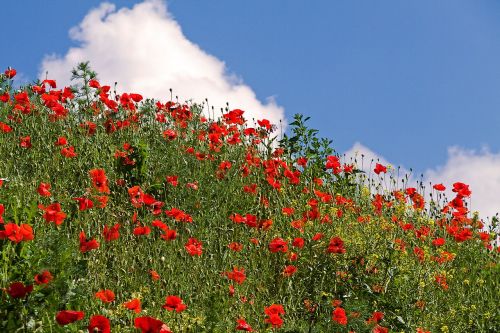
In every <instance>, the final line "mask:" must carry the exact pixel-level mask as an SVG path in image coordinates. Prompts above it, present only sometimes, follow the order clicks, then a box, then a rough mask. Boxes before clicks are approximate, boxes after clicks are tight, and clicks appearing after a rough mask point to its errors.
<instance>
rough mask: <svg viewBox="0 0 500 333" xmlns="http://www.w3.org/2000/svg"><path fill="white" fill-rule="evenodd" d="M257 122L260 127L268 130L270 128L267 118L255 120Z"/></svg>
mask: <svg viewBox="0 0 500 333" xmlns="http://www.w3.org/2000/svg"><path fill="white" fill-rule="evenodd" d="M257 124H259V126H260V127H264V128H265V129H267V130H270V129H271V128H272V125H271V122H270V121H269V120H267V119H262V120H257Z"/></svg>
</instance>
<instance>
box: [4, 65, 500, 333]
mask: <svg viewBox="0 0 500 333" xmlns="http://www.w3.org/2000/svg"><path fill="white" fill-rule="evenodd" d="M73 74H74V78H75V79H77V80H80V81H81V82H80V83H81V84H80V85H77V86H75V87H74V90H73V92H74V93H75V98H74V99H72V100H68V101H67V102H64V103H63V102H61V101H59V102H61V103H62V105H63V106H64V107H65V108H67V109H68V110H69V111H70V112H69V113H68V114H67V115H66V116H65V117H59V118H57V117H55V118H54V116H53V114H54V112H53V110H52V109H51V108H50V107H48V106H47V105H45V104H44V103H43V99H42V98H41V96H40V95H39V94H35V93H33V91H32V89H27V94H28V97H29V101H30V102H29V103H30V107H31V109H30V112H29V113H23V112H19V111H16V110H17V109H16V108H15V104H16V102H14V100H15V99H14V98H12V97H11V98H10V99H9V101H11V102H9V103H1V102H0V122H2V123H5V124H8V125H9V126H11V128H12V131H0V156H2V158H1V159H0V178H2V179H6V180H5V181H4V182H3V184H2V186H1V187H0V204H2V205H3V206H4V208H5V212H4V213H3V215H1V217H2V218H3V222H4V223H3V224H2V225H3V226H2V227H0V232H5V226H6V225H7V224H9V223H14V224H16V225H17V226H21V225H23V224H24V225H28V226H31V227H32V228H33V234H34V238H33V240H24V241H19V242H15V241H13V240H11V239H9V238H8V237H4V236H1V237H2V239H0V252H1V258H2V264H1V266H0V288H4V289H8V288H9V286H10V285H11V283H13V282H16V281H19V282H23V283H24V284H25V285H31V284H33V285H34V288H33V291H32V292H31V293H29V294H28V295H27V296H26V297H20V298H14V297H11V296H10V295H9V293H8V292H7V291H4V292H2V293H1V295H0V297H1V298H2V301H1V302H0V331H2V332H16V331H18V332H79V331H86V330H87V326H88V324H89V319H90V317H91V316H92V315H96V314H102V315H104V316H106V317H107V318H109V320H110V321H111V327H112V332H137V330H136V329H135V328H134V319H135V318H137V317H139V316H146V315H147V316H152V317H155V318H158V319H160V320H161V321H163V322H165V323H166V324H167V325H168V326H169V327H170V328H171V330H172V331H173V332H176V333H178V332H230V331H234V330H235V327H236V320H237V319H239V318H244V319H245V320H246V321H247V322H248V323H249V324H250V325H251V326H252V327H253V328H254V330H255V331H258V332H265V331H272V330H274V331H282V332H318V333H319V332H349V331H356V332H370V331H372V330H373V328H374V327H375V323H367V321H368V320H369V318H370V317H372V316H373V313H374V312H375V311H380V312H383V313H384V318H383V319H381V321H380V322H379V325H380V326H382V327H386V328H389V329H390V330H391V331H395V332H417V328H421V329H422V330H423V331H428V330H429V331H432V332H495V331H498V328H499V327H500V322H499V318H500V313H499V310H498V299H499V297H500V295H499V290H500V282H499V279H498V274H499V273H500V272H499V266H498V258H499V252H498V251H497V250H496V249H495V247H494V246H491V248H490V247H488V246H489V245H491V243H492V242H494V240H495V239H496V237H497V234H496V233H495V232H496V230H495V227H496V224H497V221H493V222H492V224H491V226H490V230H489V231H491V235H486V236H485V235H484V234H481V232H482V231H481V229H480V227H479V221H478V219H477V218H473V217H472V218H471V217H470V216H469V215H470V214H469V215H465V216H461V217H460V221H459V222H460V224H459V223H458V222H457V221H458V220H457V219H458V218H457V217H456V216H453V215H452V214H451V212H450V213H441V208H442V207H443V206H445V205H446V204H447V202H445V201H444V199H443V198H442V197H439V198H438V199H436V201H435V202H433V203H431V204H430V206H431V207H436V209H435V210H433V211H432V214H431V211H430V210H428V209H427V208H425V207H424V208H415V207H413V202H412V201H411V198H410V197H409V196H408V195H404V194H403V197H404V200H402V199H400V198H398V197H396V196H395V195H394V193H393V191H394V190H398V188H396V187H395V180H394V179H393V176H392V175H391V174H390V173H388V174H386V175H384V177H386V179H382V178H381V177H377V178H374V179H369V180H368V184H371V183H370V181H371V182H378V183H377V184H378V185H379V187H378V188H379V189H380V190H379V192H376V193H375V192H373V188H374V187H373V186H371V185H370V187H365V186H364V185H363V184H362V183H359V182H356V178H355V177H356V169H354V170H353V171H352V172H339V173H337V174H334V173H333V172H332V170H329V169H326V167H325V160H326V159H327V158H328V157H329V156H334V150H333V149H332V148H331V147H330V144H331V142H330V141H329V140H326V139H320V138H318V137H317V134H318V132H317V131H316V130H314V129H309V128H308V127H307V126H306V122H307V120H308V118H307V117H306V118H304V117H303V116H301V115H296V116H295V117H294V121H293V122H292V123H291V129H290V133H291V135H290V136H285V137H284V138H283V139H282V140H281V141H280V143H279V145H280V148H282V149H283V151H284V153H283V154H281V152H280V149H275V142H274V141H272V140H273V138H272V137H271V134H272V131H271V130H266V129H264V128H258V129H257V130H256V131H255V132H256V133H257V134H255V135H248V136H247V135H245V130H246V129H248V127H247V125H240V124H238V125H235V124H230V123H227V122H224V121H223V120H217V121H203V120H202V116H203V109H202V107H200V106H197V105H193V106H183V105H178V104H176V103H174V102H172V103H170V104H168V106H166V105H165V104H160V105H159V106H158V105H157V104H156V103H155V101H152V100H145V101H142V102H141V103H137V102H134V103H133V105H132V106H133V107H132V106H130V105H129V104H125V103H124V104H122V103H121V102H119V103H118V107H117V110H116V111H114V110H110V109H109V107H108V106H107V105H106V103H105V101H103V97H102V94H101V93H102V91H100V90H99V89H98V88H92V87H90V86H89V82H90V80H92V79H95V78H96V74H95V73H94V72H93V71H92V70H91V69H90V67H89V66H88V63H84V64H81V65H79V66H78V68H77V69H75V71H74V73H73ZM2 80H3V81H2ZM11 83H12V82H11V80H6V79H5V78H1V79H0V87H2V89H8V90H9V93H10V94H11V96H13V95H15V94H16V92H14V91H12V89H11V88H10V87H11ZM0 94H1V93H0ZM122 96H123V95H122ZM108 97H109V98H110V99H112V100H117V101H120V96H119V95H118V96H111V95H109V96H108ZM115 97H116V99H115ZM89 122H91V123H93V124H95V128H94V129H95V130H93V131H89ZM119 122H120V123H119ZM110 123H113V124H114V125H115V128H114V129H113V130H111V129H110V128H111V126H109V124H110ZM119 124H121V125H119ZM123 124H127V125H123ZM82 125H83V126H82ZM167 130H169V131H173V132H172V133H174V134H175V135H173V134H172V133H171V134H172V135H170V136H169V135H164V133H165V131H167ZM234 133H238V134H239V138H240V139H241V141H240V142H236V143H235V142H234V141H233V139H234V137H233V135H234ZM26 136H29V137H30V139H31V147H29V148H28V147H21V146H20V142H21V141H20V139H21V138H24V137H26ZM61 136H64V137H66V139H67V140H68V143H67V144H66V145H63V146H58V145H56V144H55V142H56V141H57V140H58V138H59V137H61ZM218 140H219V141H220V142H219V141H218ZM274 140H276V139H274ZM259 142H260V143H259ZM69 146H73V147H74V151H75V153H76V156H74V157H67V156H65V155H63V154H62V149H63V148H68V147H69ZM299 157H306V158H308V159H309V160H308V162H307V165H306V166H299V165H298V163H297V159H298V158H299ZM337 157H338V156H337ZM342 167H345V163H344V161H342ZM94 169H99V170H101V169H102V170H103V171H105V175H106V179H107V185H108V186H109V193H107V192H106V190H98V188H97V185H96V184H94V182H93V180H92V177H91V176H90V173H89V172H90V171H91V170H94ZM173 176H176V177H177V178H176V180H174V178H175V177H174V178H172V177H173ZM320 180H321V181H322V184H321V181H320ZM42 182H43V183H48V184H50V185H51V187H50V192H51V194H50V196H42V195H40V194H39V193H38V191H37V189H38V187H39V185H40V183H42ZM101 182H102V181H101ZM101 185H102V184H101ZM384 185H385V187H384ZM136 186H138V188H140V189H141V191H142V193H143V197H142V199H141V195H140V194H138V195H137V197H134V196H133V195H131V193H130V192H133V189H134V187H136ZM136 189H137V188H136ZM399 190H401V191H402V193H404V191H405V189H399ZM376 194H379V197H378V198H381V199H380V200H382V201H381V203H382V205H381V206H380V209H377V206H376V205H377V202H375V198H376ZM144 195H148V196H150V197H149V198H147V200H152V201H154V202H152V203H151V202H150V203H148V204H146V203H144V202H141V201H140V200H139V201H135V202H134V201H133V199H136V200H137V198H139V199H141V200H144V201H146V200H145V199H144V198H145V197H144ZM104 196H105V197H108V202H107V205H104V206H101V205H100V201H99V198H101V197H104ZM75 198H80V199H81V198H85V199H89V200H92V202H93V204H94V206H93V207H92V208H88V209H80V206H79V202H78V201H77V200H75ZM54 203H60V205H61V210H62V212H64V214H66V218H65V219H64V221H62V223H60V224H58V225H56V224H55V223H54V222H53V221H52V222H51V221H48V220H47V218H46V217H45V216H44V215H45V213H46V212H45V210H44V207H48V206H49V205H51V204H54ZM174 208H175V209H176V210H177V213H175V211H174V212H173V213H172V210H173V209H174ZM292 208H293V212H290V213H286V214H285V213H284V209H288V210H289V211H292ZM167 211H168V212H170V215H169V214H167V213H166V212H167ZM179 211H181V212H184V214H187V215H189V216H190V217H191V218H192V222H187V220H183V219H182V213H179ZM453 212H455V211H453ZM455 213H456V212H455ZM176 214H177V215H176ZM287 214H288V215H287ZM455 215H456V214H455ZM237 216H239V217H241V220H238V219H237ZM252 218H254V220H252ZM155 221H156V222H155ZM157 221H161V222H163V223H165V224H166V225H167V226H168V230H175V231H176V238H175V239H167V237H165V235H166V232H165V230H164V229H161V228H159V227H157V226H155V225H158V222H157ZM116 224H120V228H119V237H118V238H117V239H115V240H109V239H107V238H106V237H105V235H104V229H105V228H107V229H109V228H112V227H113V226H114V225H116ZM142 227H149V228H150V233H148V234H143V235H141V234H140V232H138V231H137V228H142ZM453 227H457V228H459V230H464V229H467V230H470V231H471V236H470V238H467V239H465V240H460V239H459V237H457V234H456V233H455V234H454V233H453V232H454V231H453V230H452V228H453ZM82 231H83V232H84V233H85V239H86V240H87V241H91V240H96V241H97V242H99V247H98V248H95V249H93V250H90V251H87V252H82V251H81V240H80V233H81V232H82ZM419 233H420V234H419ZM422 234H425V235H424V236H422ZM0 235H1V234H0ZM337 237H338V238H339V239H341V240H342V241H343V245H342V248H343V249H344V250H345V252H342V251H340V250H339V251H337V252H335V249H333V250H332V246H333V245H332V241H333V240H334V239H335V238H337ZM190 238H196V239H197V240H199V241H201V243H202V246H203V249H202V254H201V255H200V256H196V255H194V256H191V255H190V254H189V253H188V251H187V250H186V248H185V245H186V244H187V243H188V241H189V239H190ZM277 238H280V239H282V241H283V242H285V243H286V244H287V249H286V251H283V252H276V253H274V252H271V251H270V244H271V243H272V242H273V240H276V239H277ZM296 238H303V240H304V246H303V247H301V246H298V245H292V244H293V241H294V239H296ZM437 238H443V239H445V244H443V245H441V246H435V245H434V244H433V241H434V240H435V239H437ZM485 239H486V240H485ZM234 243H238V244H239V245H240V246H241V247H242V248H241V249H240V250H235V248H236V249H237V245H235V244H234ZM235 246H236V247H235ZM231 247H233V248H231ZM417 248H418V249H420V250H421V251H422V252H421V253H423V255H422V256H421V257H419V255H418V253H420V252H419V251H420V250H416V249H417ZM329 249H330V250H329ZM337 250H338V249H337ZM288 266H295V268H297V271H296V272H295V273H293V274H289V275H287V274H285V268H286V267H288ZM233 269H237V270H241V269H243V270H244V275H245V277H246V279H245V280H244V281H242V283H241V284H240V283H238V282H237V281H235V280H234V279H233V280H231V279H230V276H231V275H230V273H231V272H232V271H233ZM45 270H47V271H49V272H50V273H51V274H52V276H53V280H52V281H50V282H49V283H48V284H40V285H39V284H36V283H35V282H34V276H35V275H37V274H40V273H41V272H43V271H45ZM152 270H153V271H155V272H157V273H158V274H159V276H160V278H159V279H158V280H154V279H152V275H151V273H150V272H151V271H152ZM437 277H440V279H441V280H437ZM231 286H232V287H233V288H234V291H232V289H230V287H231ZM103 289H110V290H112V291H113V292H114V293H115V295H116V297H115V300H114V301H112V302H110V303H104V302H102V301H101V300H99V299H97V298H96V297H95V293H96V292H98V291H100V290H103ZM168 295H178V296H180V297H181V298H182V300H183V302H184V303H185V304H186V305H187V309H186V310H185V311H183V312H181V313H177V312H175V311H173V312H170V311H167V310H165V309H163V308H162V305H163V304H164V303H165V298H166V296H168ZM133 298H139V299H140V300H141V303H142V309H143V311H142V312H141V313H139V314H136V313H135V312H133V311H130V310H128V309H126V308H125V307H124V306H123V303H125V302H127V301H129V300H131V299H133ZM332 303H335V304H336V306H338V307H341V308H343V309H345V311H346V313H347V324H346V325H342V324H340V323H338V322H336V321H335V320H334V319H333V318H332V312H333V311H334V309H335V308H336V306H334V305H332ZM271 304H279V305H282V306H283V307H284V310H285V314H284V315H282V319H283V325H282V326H281V328H274V329H273V328H272V327H271V325H270V324H269V323H266V318H268V317H267V316H266V315H265V314H264V309H265V308H266V307H269V306H270V305H271ZM60 310H79V311H84V312H85V318H84V319H83V320H81V321H77V322H74V323H72V324H69V325H67V326H60V325H58V324H57V323H56V321H55V319H54V318H55V315H56V314H57V312H58V311H60Z"/></svg>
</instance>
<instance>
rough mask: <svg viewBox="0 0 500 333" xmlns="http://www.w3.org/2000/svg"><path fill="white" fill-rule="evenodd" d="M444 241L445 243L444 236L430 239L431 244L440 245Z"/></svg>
mask: <svg viewBox="0 0 500 333" xmlns="http://www.w3.org/2000/svg"><path fill="white" fill-rule="evenodd" d="M444 243H446V241H445V239H444V238H436V239H434V240H433V241H432V245H434V246H442V245H444Z"/></svg>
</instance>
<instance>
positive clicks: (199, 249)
mask: <svg viewBox="0 0 500 333" xmlns="http://www.w3.org/2000/svg"><path fill="white" fill-rule="evenodd" d="M184 248H185V249H186V251H187V252H188V253H189V255H191V256H201V254H202V253H203V246H202V243H201V242H200V241H199V240H197V239H196V238H189V240H188V241H187V243H186V244H185V245H184Z"/></svg>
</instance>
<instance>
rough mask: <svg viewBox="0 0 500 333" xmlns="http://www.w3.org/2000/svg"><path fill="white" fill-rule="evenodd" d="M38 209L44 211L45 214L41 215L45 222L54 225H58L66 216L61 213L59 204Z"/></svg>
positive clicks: (39, 206) (40, 206)
mask: <svg viewBox="0 0 500 333" xmlns="http://www.w3.org/2000/svg"><path fill="white" fill-rule="evenodd" d="M38 208H40V209H42V210H44V211H45V214H43V218H44V219H45V220H46V221H47V222H54V223H55V224H56V225H60V224H62V223H63V221H64V219H65V218H66V214H65V213H64V212H62V211H61V204H59V203H58V202H55V203H53V204H51V205H49V206H47V207H44V206H43V205H38Z"/></svg>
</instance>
